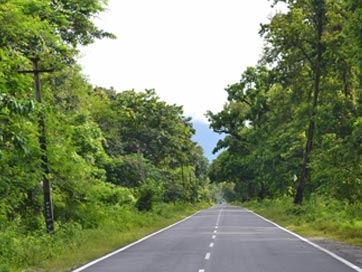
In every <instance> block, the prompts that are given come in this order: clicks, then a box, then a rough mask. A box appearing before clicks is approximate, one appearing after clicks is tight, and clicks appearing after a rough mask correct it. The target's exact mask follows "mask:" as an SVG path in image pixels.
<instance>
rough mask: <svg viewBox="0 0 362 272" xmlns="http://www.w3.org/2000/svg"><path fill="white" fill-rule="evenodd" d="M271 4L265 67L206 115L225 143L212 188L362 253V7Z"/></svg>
mask: <svg viewBox="0 0 362 272" xmlns="http://www.w3.org/2000/svg"><path fill="white" fill-rule="evenodd" d="M272 2H273V4H274V5H275V6H276V7H278V5H280V4H282V5H283V6H284V8H283V11H282V12H278V11H276V13H275V14H274V15H273V16H272V17H271V18H270V21H269V22H268V23H266V24H263V25H261V28H260V35H261V36H262V37H263V38H264V49H263V52H262V55H261V58H260V60H259V62H258V64H257V65H255V66H253V67H248V68H247V69H246V70H245V71H244V72H243V73H242V75H241V78H240V81H239V82H236V83H234V84H231V85H229V86H228V87H227V88H226V89H225V91H226V92H227V97H228V101H227V103H226V104H225V105H224V108H223V110H221V111H220V112H217V113H215V112H208V118H209V121H210V124H211V127H212V128H213V129H214V131H215V132H219V133H224V134H225V138H224V139H223V140H221V141H219V143H218V145H217V147H216V149H215V151H221V152H220V155H219V156H218V157H217V158H216V159H215V160H214V161H213V162H212V163H211V165H210V169H209V177H210V180H211V181H212V182H213V183H215V184H218V186H219V187H220V190H221V191H222V192H223V197H224V198H225V199H226V200H227V201H229V202H232V201H239V202H242V203H243V205H244V203H245V205H246V206H248V207H251V208H252V209H255V210H256V211H257V212H260V213H261V214H263V215H265V216H266V217H268V218H270V219H272V220H275V221H276V222H278V223H281V224H282V225H284V226H287V227H288V228H291V229H293V230H296V231H298V232H301V233H304V234H307V235H313V236H323V237H324V236H327V237H329V238H332V239H338V240H342V241H345V242H348V243H353V244H357V245H361V240H362V222H361V216H362V168H361V165H362V103H361V101H362V91H361V86H362V82H361V80H362V73H361V63H362V36H361V33H362V32H361V25H362V24H361V22H362V21H361V18H362V17H361V14H362V7H361V2H360V1H356V0H347V1H334V0H313V1H289V0H287V1H281V0H280V1H279V0H275V1H272ZM276 9H277V8H276Z"/></svg>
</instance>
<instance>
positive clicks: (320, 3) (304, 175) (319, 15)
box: [294, 0, 325, 205]
mask: <svg viewBox="0 0 362 272" xmlns="http://www.w3.org/2000/svg"><path fill="white" fill-rule="evenodd" d="M313 5H314V9H315V18H314V19H315V24H316V30H317V48H316V53H317V54H316V61H315V63H314V65H313V66H314V67H313V68H314V69H313V70H314V88H313V104H312V108H311V115H310V119H309V127H308V132H307V142H306V145H305V151H304V155H303V165H302V172H301V176H300V179H299V182H298V187H297V191H296V194H295V197H294V203H295V204H298V205H300V204H302V202H303V193H304V188H305V184H306V183H307V180H308V179H309V174H310V169H309V163H310V156H311V153H312V150H313V141H314V129H315V117H316V110H317V106H318V96H319V93H320V88H321V87H320V80H321V70H322V61H323V59H322V58H323V51H324V49H323V44H322V34H323V29H324V23H325V0H314V1H313Z"/></svg>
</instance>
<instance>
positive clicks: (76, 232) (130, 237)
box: [0, 203, 207, 272]
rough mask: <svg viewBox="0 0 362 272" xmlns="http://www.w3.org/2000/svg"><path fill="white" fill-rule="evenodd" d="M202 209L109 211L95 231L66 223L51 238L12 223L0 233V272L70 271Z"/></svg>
mask: <svg viewBox="0 0 362 272" xmlns="http://www.w3.org/2000/svg"><path fill="white" fill-rule="evenodd" d="M206 206H207V204H196V205H195V204H193V205H191V204H185V203H171V204H163V203H159V204H156V205H155V206H154V207H153V210H152V211H148V212H139V211H138V210H137V209H135V208H134V207H130V206H119V207H118V208H115V207H113V208H112V209H110V210H109V211H108V212H107V213H108V214H107V216H105V217H104V218H105V219H104V221H103V222H102V224H99V225H98V226H97V227H95V228H83V227H82V226H81V225H80V224H78V223H66V224H62V225H57V226H56V232H55V234H52V235H50V234H47V233H45V231H37V232H31V233H29V232H22V231H21V226H19V225H18V223H17V222H16V221H13V222H12V223H11V224H9V225H8V226H7V227H6V228H5V229H3V230H2V231H1V232H0V244H1V247H0V272H12V271H37V272H45V271H50V272H52V271H53V272H55V271H57V272H58V271H70V269H71V268H72V267H73V268H74V267H76V266H79V265H81V264H83V263H86V262H87V261H89V260H92V259H94V258H97V257H100V256H102V255H104V254H106V253H109V252H111V251H113V250H115V249H117V248H120V247H122V246H124V245H126V244H128V243H131V242H133V241H135V240H137V239H140V238H141V237H144V236H146V235H147V234H150V233H152V232H154V231H156V230H158V229H160V228H163V227H165V226H167V225H170V224H171V223H173V222H176V221H178V220H180V219H182V218H184V217H186V216H188V215H190V214H192V213H194V212H196V211H197V210H199V209H201V208H203V207H206Z"/></svg>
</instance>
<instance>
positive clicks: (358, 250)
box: [309, 237, 362, 268]
mask: <svg viewBox="0 0 362 272" xmlns="http://www.w3.org/2000/svg"><path fill="white" fill-rule="evenodd" d="M309 240H310V241H312V242H313V243H315V244H317V245H319V246H321V247H323V248H325V249H327V250H329V251H331V252H333V253H334V254H336V255H338V256H340V257H342V258H344V259H346V260H347V261H349V262H351V263H353V264H354V265H357V266H359V267H361V268H362V247H360V246H352V245H347V244H343V243H341V242H336V241H332V240H327V239H324V238H315V237H314V238H313V237H312V238H309Z"/></svg>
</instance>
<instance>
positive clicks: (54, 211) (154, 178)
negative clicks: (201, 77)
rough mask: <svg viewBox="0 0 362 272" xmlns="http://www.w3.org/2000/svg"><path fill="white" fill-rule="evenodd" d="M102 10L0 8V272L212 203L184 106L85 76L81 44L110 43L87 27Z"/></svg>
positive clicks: (98, 4)
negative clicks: (98, 233)
mask: <svg viewBox="0 0 362 272" xmlns="http://www.w3.org/2000/svg"><path fill="white" fill-rule="evenodd" d="M105 7H106V1H100V0H89V1H76V0H37V1H27V0H5V1H1V4H0V37H1V38H0V59H1V60H0V172H1V175H0V196H1V198H0V199H1V200H0V229H1V233H0V244H1V245H2V246H1V249H0V271H18V270H20V271H22V270H21V269H22V268H30V267H37V266H39V265H41V264H42V263H43V262H44V261H45V262H46V261H47V259H51V258H54V257H55V256H56V255H57V254H59V253H61V252H62V251H64V250H65V248H69V247H71V248H73V250H74V251H76V249H77V247H78V246H79V244H82V242H84V241H83V240H84V239H85V238H84V234H82V231H83V233H86V232H87V231H88V233H89V231H91V230H96V229H102V228H105V227H107V226H108V227H109V228H110V226H114V228H115V230H114V232H115V231H117V232H120V231H128V230H131V229H134V228H138V229H137V231H140V228H142V227H145V226H147V225H148V224H149V225H152V224H153V225H155V222H156V221H158V220H160V219H162V218H163V220H164V219H165V218H164V217H167V213H168V210H170V209H172V208H173V209H175V210H177V209H180V210H182V209H183V208H184V209H187V207H184V206H185V205H186V204H183V203H191V204H189V206H191V205H195V207H196V204H195V203H205V202H207V203H209V202H210V201H211V193H210V190H209V182H208V177H207V167H208V161H207V159H206V158H205V157H204V155H203V150H202V148H201V147H200V146H199V145H198V144H196V143H195V142H193V141H192V139H191V138H192V136H193V134H194V133H195V131H194V129H193V127H192V122H191V118H189V117H186V116H184V113H183V108H182V106H178V105H170V104H167V103H166V102H164V101H162V100H161V99H160V98H159V97H158V96H157V94H156V90H152V89H149V90H140V91H139V90H126V91H124V90H122V92H120V91H119V90H114V89H106V88H102V87H94V86H92V85H91V84H90V83H89V82H88V79H87V78H86V77H85V76H84V75H83V74H82V71H81V68H80V66H79V64H77V56H78V54H79V48H80V47H81V46H86V45H88V44H91V43H93V42H94V41H95V40H97V39H114V38H116V37H115V36H114V35H113V34H112V33H108V32H107V31H105V30H101V29H98V28H97V26H96V25H95V24H94V23H93V21H94V18H95V17H96V16H97V14H99V13H100V12H102V11H103V10H104V9H105ZM177 203H179V204H177ZM169 212H170V211H169ZM164 213H166V215H165V214H164ZM172 213H175V214H176V213H177V212H176V211H173V212H172ZM152 216H153V217H152ZM157 216H159V217H160V218H157ZM162 216H163V217H162ZM151 219H152V220H153V221H152V220H151ZM151 221H152V222H153V223H152V222H151ZM154 221H155V222H154ZM103 231H104V230H103ZM47 233H49V234H53V235H51V236H49V234H47ZM93 236H94V233H93ZM80 237H83V238H82V239H81V238H80ZM108 237H109V236H108ZM74 239H78V240H79V241H75V240H74ZM113 246H116V245H113ZM118 246H119V245H118ZM98 254H101V253H98ZM77 261H78V262H79V260H76V261H74V262H75V263H76V262H77ZM83 261H84V260H83ZM78 264H79V263H78ZM68 265H71V264H70V263H69V264H68ZM73 265H74V264H73ZM47 271H48V270H47Z"/></svg>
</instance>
